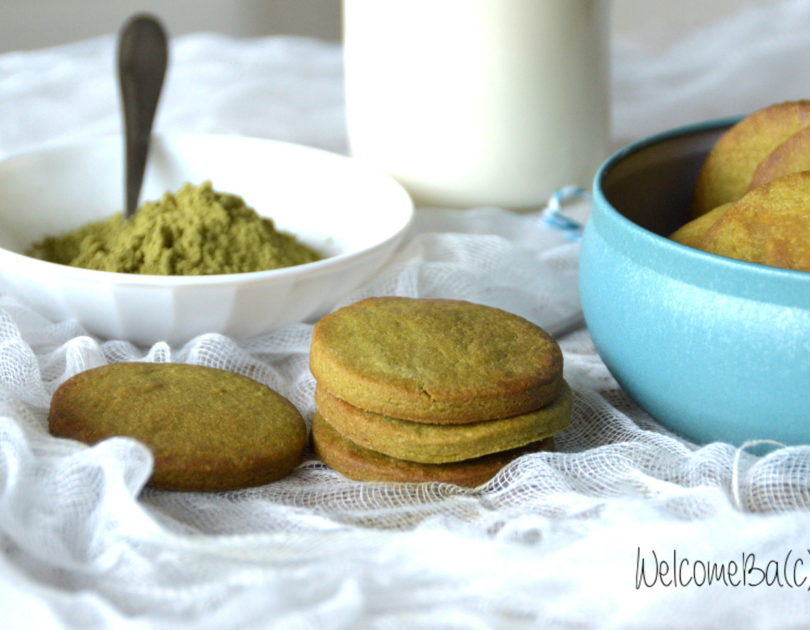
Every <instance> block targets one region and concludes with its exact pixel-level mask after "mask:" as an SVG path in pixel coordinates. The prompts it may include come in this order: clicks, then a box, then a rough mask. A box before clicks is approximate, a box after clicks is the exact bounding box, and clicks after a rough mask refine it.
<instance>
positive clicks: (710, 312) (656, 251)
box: [580, 119, 810, 444]
mask: <svg viewBox="0 0 810 630" xmlns="http://www.w3.org/2000/svg"><path fill="white" fill-rule="evenodd" d="M734 122H736V119H734V120H732V119H725V120H718V121H710V122H706V123H701V124H697V125H692V126H688V127H682V128H678V129H674V130H672V131H667V132H664V133H661V134H658V135H655V136H652V137H650V138H647V139H645V140H642V141H640V142H637V143H635V144H632V145H630V146H628V147H626V148H624V149H622V150H620V151H618V152H617V153H615V154H614V155H613V156H612V157H610V158H609V159H608V160H607V161H606V162H605V163H604V164H603V165H602V167H601V168H600V169H599V171H598V172H597V174H596V177H595V179H594V187H593V192H594V202H593V210H592V213H591V217H590V219H589V221H588V225H587V226H586V229H585V234H584V237H583V243H582V253H581V260H580V296H581V300H582V309H583V313H584V315H585V320H586V322H587V325H588V330H589V332H590V334H591V336H592V338H593V341H594V343H595V345H596V348H597V350H598V352H599V354H600V356H601V357H602V359H603V360H604V362H605V364H606V365H607V367H608V369H609V370H610V371H611V373H612V374H613V376H614V377H615V378H616V380H617V381H618V382H619V384H620V385H621V386H622V387H623V388H624V389H625V390H626V391H627V393H628V394H629V395H630V396H631V397H632V398H633V399H634V400H635V401H636V402H637V403H638V404H639V405H640V406H641V407H642V408H643V409H645V410H646V411H647V412H648V413H650V415H652V416H653V417H654V418H656V419H657V420H658V421H659V422H660V423H661V424H662V425H664V426H665V427H667V428H669V429H671V430H672V431H674V432H676V433H679V434H681V435H683V436H684V437H686V438H689V439H691V440H694V441H697V442H701V443H705V442H712V441H718V440H719V441H724V442H730V443H733V444H741V443H743V442H746V441H749V440H759V439H768V440H776V441H778V442H782V443H784V444H810V273H808V272H804V271H792V270H787V269H779V268H776V267H768V266H765V265H759V264H754V263H748V262H743V261H739V260H734V259H731V258H726V257H723V256H717V255H714V254H709V253H707V252H703V251H700V250H697V249H693V248H691V247H687V246H685V245H681V244H679V243H676V242H674V241H671V240H669V239H668V238H667V236H668V235H669V234H671V233H672V232H673V231H674V230H675V229H677V228H678V227H680V226H681V225H682V224H683V223H685V222H686V221H687V214H688V210H689V205H690V201H691V195H692V188H693V186H694V182H695V179H696V177H697V173H698V170H699V168H700V166H701V164H702V163H703V160H704V159H705V157H706V154H707V152H708V151H709V149H710V148H711V147H712V145H713V144H714V142H715V141H716V140H717V138H718V137H719V136H720V135H721V134H722V133H723V132H724V131H725V130H726V129H727V128H728V127H729V126H730V125H731V124H733V123H734Z"/></svg>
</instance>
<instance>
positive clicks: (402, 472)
mask: <svg viewBox="0 0 810 630" xmlns="http://www.w3.org/2000/svg"><path fill="white" fill-rule="evenodd" d="M312 445H313V449H314V450H315V453H316V455H317V456H318V457H319V458H320V459H321V461H323V462H324V463H325V464H326V465H327V466H330V467H331V468H334V469H335V470H337V471H338V472H340V473H342V474H343V475H345V476H346V477H349V478H350V479H357V480H359V481H403V482H425V481H438V482H444V483H453V484H456V485H457V486H464V487H469V488H474V487H475V486H479V485H481V484H482V483H485V482H487V481H489V480H490V479H491V478H492V477H494V476H495V475H496V474H497V473H498V471H499V470H500V469H501V468H503V467H504V466H506V464H508V463H509V462H511V461H512V460H514V459H517V458H518V457H520V456H521V455H525V454H527V453H533V452H537V451H546V450H551V449H552V448H553V446H554V441H553V439H552V438H547V439H545V440H542V441H540V442H535V443H534V444H530V445H528V446H525V447H523V448H517V449H512V450H510V451H505V452H501V453H495V454H493V455H486V456H484V457H478V458H475V459H470V460H466V461H463V462H453V463H449V464H420V463H416V462H409V461H405V460H401V459H395V458H393V457H388V456H387V455H383V454H381V453H377V452H375V451H372V450H369V449H367V448H363V447H362V446H359V445H357V444H355V443H354V442H352V441H350V440H348V439H346V438H345V437H343V436H341V435H340V433H338V432H337V431H336V430H335V429H334V428H333V427H331V426H330V425H329V423H328V422H326V421H325V420H324V419H323V418H322V417H321V416H320V414H318V413H316V414H315V416H314V417H313V418H312Z"/></svg>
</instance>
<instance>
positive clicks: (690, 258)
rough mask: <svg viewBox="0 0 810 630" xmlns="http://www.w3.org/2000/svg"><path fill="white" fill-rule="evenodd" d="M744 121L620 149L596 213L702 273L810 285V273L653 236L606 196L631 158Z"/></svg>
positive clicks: (610, 161)
mask: <svg viewBox="0 0 810 630" xmlns="http://www.w3.org/2000/svg"><path fill="white" fill-rule="evenodd" d="M742 118H743V116H727V117H723V118H715V119H711V120H705V121H701V122H697V123H692V124H688V125H682V126H678V127H674V128H672V129H668V130H665V131H661V132H658V133H655V134H652V135H650V136H647V137H645V138H642V139H640V140H637V141H635V142H632V143H630V144H628V145H626V146H624V147H622V148H620V149H618V150H617V151H615V152H614V153H613V154H612V155H611V156H610V157H608V158H607V159H606V160H605V161H604V162H603V163H602V164H601V166H600V167H599V169H598V170H597V171H596V174H595V175H594V179H593V190H592V193H593V210H594V211H595V212H596V213H597V214H598V213H600V212H601V213H604V215H605V217H606V218H609V219H610V221H611V222H612V223H613V224H614V225H615V226H617V227H618V228H620V229H622V230H625V231H626V232H627V233H628V234H629V235H631V236H632V237H633V238H635V239H638V240H640V241H642V242H645V243H646V244H647V245H648V246H650V247H655V248H658V249H661V248H663V249H664V250H665V251H669V252H670V253H671V254H672V255H675V256H679V257H681V258H682V259H683V260H684V262H688V263H690V264H691V265H701V266H702V270H701V271H700V273H704V274H705V273H706V267H705V265H709V266H710V268H713V269H715V270H717V271H722V272H725V273H746V274H751V278H752V279H757V280H765V279H766V278H767V281H768V282H773V280H774V278H779V279H781V280H782V281H783V282H788V283H790V284H793V283H796V282H802V283H808V282H810V272H807V271H801V270H798V269H785V268H783V267H772V266H769V265H763V264H760V263H753V262H748V261H744V260H738V259H736V258H730V257H728V256H721V255H719V254H713V253H710V252H706V251H703V250H700V249H696V248H694V247H689V246H688V245H684V244H682V243H678V242H676V241H673V240H671V239H669V238H667V237H666V236H661V235H660V234H656V233H655V232H652V231H650V230H648V229H647V228H644V227H642V226H641V225H639V224H638V223H635V222H634V221H631V220H630V219H628V218H627V217H625V216H624V215H623V214H622V213H621V212H619V211H618V210H617V209H616V208H615V207H614V206H613V204H612V203H611V202H610V201H609V200H608V199H607V197H606V195H605V193H604V190H603V185H604V182H605V179H606V178H607V177H608V176H609V174H610V171H611V170H612V169H614V168H615V167H616V166H617V165H618V164H619V163H620V162H621V161H622V160H624V159H626V158H628V157H630V156H631V155H633V154H635V153H638V152H640V151H643V150H644V149H646V148H648V147H651V146H653V145H656V144H659V143H662V142H666V141H669V140H674V139H677V138H679V137H684V136H689V135H697V134H702V133H706V132H708V131H713V130H717V131H719V130H721V129H723V128H729V127H731V126H732V125H734V124H735V123H737V122H739V121H740V120H741V119H742ZM642 264H644V263H642ZM670 275H671V274H670Z"/></svg>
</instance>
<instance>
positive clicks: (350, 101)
mask: <svg viewBox="0 0 810 630" xmlns="http://www.w3.org/2000/svg"><path fill="white" fill-rule="evenodd" d="M605 4H606V0H344V4H343V11H344V17H343V19H344V47H345V52H344V55H345V64H346V108H347V123H348V131H349V143H350V148H351V152H352V154H353V155H354V156H355V157H357V158H359V159H362V160H366V161H370V162H372V163H374V164H376V165H377V166H379V167H381V168H383V169H384V170H385V171H387V172H389V173H390V174H392V175H393V176H394V177H395V178H397V179H398V180H399V181H400V182H402V183H403V184H404V185H405V186H406V187H407V188H408V189H409V191H410V192H411V194H412V195H413V196H414V198H415V200H416V201H417V203H419V204H421V205H440V206H456V207H466V206H475V205H498V206H504V207H512V208H520V207H529V206H537V205H539V204H542V203H543V202H544V201H545V200H546V199H547V198H548V196H549V195H550V194H551V193H552V192H553V191H554V190H556V189H557V188H559V187H560V186H564V185H568V184H576V185H581V186H586V187H587V186H590V183H591V178H592V177H593V173H594V171H595V169H596V167H597V166H598V164H599V162H600V161H601V160H602V159H603V158H604V157H605V156H606V153H607V148H608V141H609V100H608V98H609V95H608V72H607V65H608V62H607V48H606V45H605V44H606V41H605V34H606V27H607V25H606V17H607V16H606V15H605V14H606V7H605Z"/></svg>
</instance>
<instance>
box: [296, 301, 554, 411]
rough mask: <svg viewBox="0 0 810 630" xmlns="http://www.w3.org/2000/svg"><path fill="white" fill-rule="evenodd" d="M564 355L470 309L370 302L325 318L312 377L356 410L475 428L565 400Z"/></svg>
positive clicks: (518, 324)
mask: <svg viewBox="0 0 810 630" xmlns="http://www.w3.org/2000/svg"><path fill="white" fill-rule="evenodd" d="M562 364H563V359H562V352H561V351H560V348H559V346H558V345H557V342H556V341H555V340H554V339H553V338H552V337H551V336H550V335H549V334H548V333H546V332H545V331H544V330H543V329H541V328H540V327H538V326H536V325H535V324H533V323H531V322H529V321H527V320H525V319H523V318H522V317H519V316H517V315H514V314H512V313H508V312H506V311H503V310H501V309H498V308H493V307H490V306H483V305H481V304H473V303H471V302H465V301H461V300H440V299H417V298H402V297H380V298H369V299H366V300H362V301H360V302H356V303H354V304H352V305H350V306H347V307H344V308H341V309H339V310H337V311H335V312H334V313H331V314H330V315H327V316H326V317H324V318H323V319H321V320H320V321H319V322H318V323H317V324H316V325H315V330H314V332H313V336H312V347H311V352H310V369H311V370H312V373H313V375H314V376H315V378H316V379H317V381H318V382H319V384H320V385H321V386H322V387H324V388H325V389H326V390H328V391H329V392H330V393H331V394H333V395H334V396H337V397H338V398H340V399H342V400H345V401H346V402H348V403H349V404H351V405H353V406H355V407H359V408H360V409H365V410H367V411H372V412H375V413H380V414H384V415H388V416H392V417H394V418H403V419H407V420H414V421H420V420H421V421H426V422H434V423H436V422H447V423H467V422H477V421H480V420H492V419H494V418H505V417H508V416H515V415H518V414H522V413H526V412H529V411H534V410H536V409H539V408H541V407H543V406H545V405H547V404H548V403H550V402H551V401H552V400H554V399H555V398H556V397H557V395H558V394H559V392H560V388H561V386H562Z"/></svg>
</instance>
